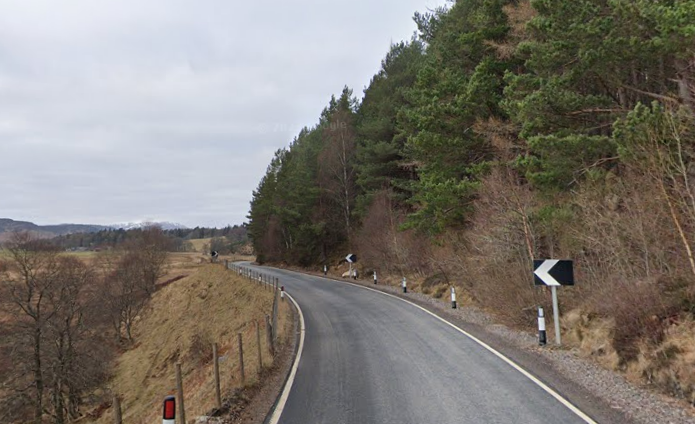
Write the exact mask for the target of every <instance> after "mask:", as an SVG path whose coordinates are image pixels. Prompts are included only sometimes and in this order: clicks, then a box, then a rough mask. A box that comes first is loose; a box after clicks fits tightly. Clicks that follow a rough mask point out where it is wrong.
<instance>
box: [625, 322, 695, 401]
mask: <svg viewBox="0 0 695 424" xmlns="http://www.w3.org/2000/svg"><path fill="white" fill-rule="evenodd" d="M639 350H640V353H639V355H638V357H637V360H636V361H634V362H631V363H630V365H629V367H628V369H627V375H628V377H629V378H630V379H632V380H634V381H645V380H646V381H647V382H648V383H649V384H653V385H655V386H656V387H660V388H662V389H665V390H666V391H667V392H669V393H671V394H673V395H675V396H677V397H679V398H684V399H686V400H688V401H689V402H690V403H691V404H695V322H693V321H692V320H688V321H685V322H682V323H680V324H679V325H672V326H671V327H670V328H668V329H667V330H666V336H665V338H664V341H663V343H661V344H660V345H658V346H656V347H655V346H654V345H652V344H649V343H641V345H640V349H639Z"/></svg>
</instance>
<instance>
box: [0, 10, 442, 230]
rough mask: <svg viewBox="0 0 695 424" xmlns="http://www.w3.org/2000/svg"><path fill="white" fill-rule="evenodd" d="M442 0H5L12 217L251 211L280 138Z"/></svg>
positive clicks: (4, 126) (0, 154)
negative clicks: (416, 14)
mask: <svg viewBox="0 0 695 424" xmlns="http://www.w3.org/2000/svg"><path fill="white" fill-rule="evenodd" d="M444 3H445V1H444V0H379V1H374V0H265V1H236V0H196V1H193V0H187V1H182V0H137V1H135V0H59V1H56V0H0V217H6V218H13V219H18V220H29V221H33V222H36V223H39V224H49V223H65V222H71V223H93V224H111V223H121V222H135V221H143V220H145V221H152V220H158V221H173V222H179V223H182V224H185V225H188V226H195V225H207V226H224V225H226V224H235V223H241V222H243V221H245V220H246V218H245V217H246V214H247V213H248V209H249V201H250V199H251V191H252V190H253V189H254V188H255V187H256V186H257V184H258V181H259V180H260V178H261V177H262V175H263V174H264V173H265V169H266V166H267V164H268V163H269V161H270V159H271V157H272V155H273V152H274V151H275V150H276V149H278V148H280V147H282V146H286V145H287V144H288V143H289V142H290V141H291V140H292V138H293V137H294V135H295V134H296V133H297V132H298V131H299V129H300V128H301V127H303V126H305V125H313V124H314V123H315V122H316V121H317V119H318V116H319V113H320V111H321V109H322V108H323V107H324V106H325V105H326V104H327V103H328V100H329V99H330V96H331V94H334V93H335V94H339V93H340V91H341V89H342V87H343V86H344V85H345V84H347V85H349V86H351V87H352V88H353V89H354V90H355V94H357V95H359V96H360V97H361V96H362V90H363V89H364V87H365V86H366V85H367V84H368V83H369V80H370V78H371V76H372V75H373V74H374V73H375V72H376V71H377V70H378V68H379V65H380V61H381V59H382V57H383V56H384V55H385V54H386V52H387V50H388V48H389V45H390V43H391V42H397V41H400V40H403V39H409V38H410V37H411V35H412V34H413V32H414V31H415V24H414V23H413V21H412V16H413V14H414V12H415V11H425V10H427V9H428V8H429V9H431V8H434V7H436V6H439V5H441V4H444Z"/></svg>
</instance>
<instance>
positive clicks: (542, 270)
mask: <svg viewBox="0 0 695 424" xmlns="http://www.w3.org/2000/svg"><path fill="white" fill-rule="evenodd" d="M533 277H534V282H535V284H536V285H537V286H549V287H550V290H551V292H552V295H553V318H554V319H553V321H555V343H556V344H557V345H558V346H559V345H560V344H562V340H561V338H560V307H559V306H558V301H557V288H558V287H560V286H573V285H574V268H573V263H572V261H560V260H557V259H543V260H539V261H533Z"/></svg>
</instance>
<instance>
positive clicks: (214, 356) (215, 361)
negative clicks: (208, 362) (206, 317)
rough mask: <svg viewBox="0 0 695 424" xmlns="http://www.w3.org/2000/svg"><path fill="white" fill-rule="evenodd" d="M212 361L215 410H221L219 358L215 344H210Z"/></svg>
mask: <svg viewBox="0 0 695 424" xmlns="http://www.w3.org/2000/svg"><path fill="white" fill-rule="evenodd" d="M212 360H213V365H214V370H215V400H216V401H217V409H222V393H221V390H220V357H219V354H218V352H217V343H213V344H212Z"/></svg>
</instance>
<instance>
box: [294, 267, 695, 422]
mask: <svg viewBox="0 0 695 424" xmlns="http://www.w3.org/2000/svg"><path fill="white" fill-rule="evenodd" d="M293 270H294V271H298V272H302V273H305V274H309V275H312V276H315V277H322V278H325V277H323V276H322V275H321V274H318V273H307V272H306V271H302V270H296V269H293ZM330 279H332V280H336V279H335V278H330ZM336 281H343V282H345V283H348V284H356V285H361V286H365V287H369V288H370V289H375V290H378V291H382V292H385V293H389V294H392V295H395V296H397V297H401V298H404V299H407V300H409V301H411V302H413V303H415V304H417V305H419V306H421V307H423V308H425V309H427V310H429V311H430V312H433V313H435V314H436V315H438V316H440V317H442V318H445V319H447V320H449V321H451V322H452V323H454V324H456V325H457V326H459V327H460V328H462V329H463V330H465V331H467V332H468V333H470V334H471V335H473V336H474V337H477V338H479V339H480V340H482V341H483V342H485V343H487V344H489V345H490V346H491V347H493V348H494V349H496V350H498V351H499V352H501V353H502V354H504V355H505V356H507V357H508V358H510V359H512V360H513V361H514V362H516V363H517V364H519V365H520V366H522V367H523V368H525V369H526V370H528V371H530V372H531V373H532V374H534V375H535V376H536V377H537V378H539V379H540V380H541V381H543V382H544V383H545V384H547V385H548V386H550V387H551V388H553V389H554V390H556V391H557V392H559V393H560V394H562V395H563V396H565V397H566V398H568V399H569V400H571V402H572V403H574V404H575V405H576V406H577V407H579V408H580V409H581V410H583V411H585V412H586V413H588V414H589V415H590V416H592V417H593V418H594V419H595V420H596V421H597V422H600V423H639V424H657V423H658V424H666V423H669V424H686V423H694V424H695V410H694V408H692V407H691V406H690V405H688V404H687V403H685V402H682V401H679V400H676V399H674V398H671V397H669V396H665V395H661V394H659V393H656V392H654V391H653V390H650V389H649V388H646V387H639V386H636V385H635V384H633V383H631V382H629V381H627V380H626V379H625V378H624V377H623V376H621V375H619V374H617V373H615V372H613V371H610V370H607V369H605V368H602V367H601V366H600V365H598V364H597V363H595V362H593V361H591V360H590V359H588V358H582V357H579V356H578V354H577V353H576V352H575V351H573V350H567V349H562V348H555V347H551V346H547V347H543V348H541V347H539V346H538V342H537V339H536V337H535V336H534V335H531V334H528V333H524V332H522V331H518V330H514V329H511V328H508V327H506V326H504V325H501V324H499V323H496V322H495V319H494V317H493V316H491V315H490V314H488V313H486V312H485V311H482V310H480V309H478V308H475V307H469V306H466V307H463V308H459V309H451V306H450V304H449V303H446V302H442V301H441V300H437V299H433V298H431V297H429V296H426V295H424V294H421V293H407V294H403V293H402V292H401V289H400V288H398V287H392V286H384V285H374V284H370V283H371V282H365V281H359V280H358V281H355V282H353V281H347V280H344V279H343V280H336Z"/></svg>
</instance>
